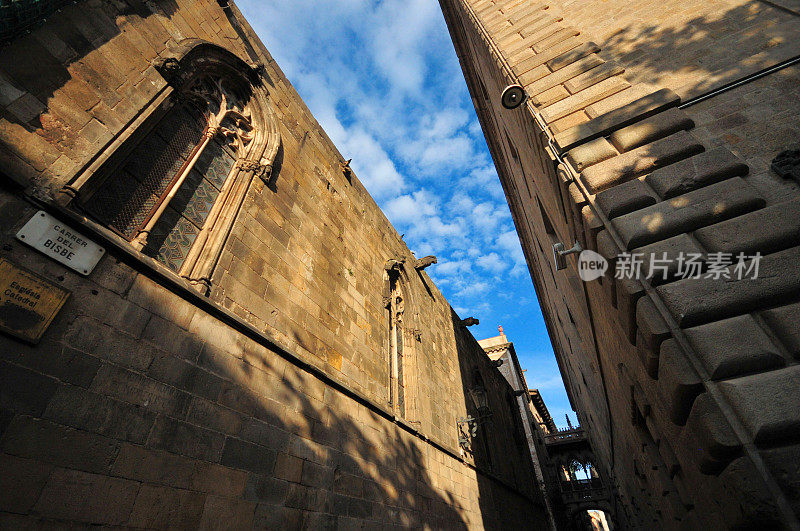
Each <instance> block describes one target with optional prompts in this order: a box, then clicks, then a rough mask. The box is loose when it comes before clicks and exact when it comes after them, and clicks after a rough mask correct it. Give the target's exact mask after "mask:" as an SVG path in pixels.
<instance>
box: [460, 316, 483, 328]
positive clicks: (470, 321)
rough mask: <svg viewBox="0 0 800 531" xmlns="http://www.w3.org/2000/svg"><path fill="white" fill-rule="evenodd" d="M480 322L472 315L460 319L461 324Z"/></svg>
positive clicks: (467, 324) (468, 324) (471, 324)
mask: <svg viewBox="0 0 800 531" xmlns="http://www.w3.org/2000/svg"><path fill="white" fill-rule="evenodd" d="M480 323H481V322H480V321H479V320H478V319H476V318H474V317H467V318H466V319H462V320H461V324H462V325H464V326H473V325H476V324H480Z"/></svg>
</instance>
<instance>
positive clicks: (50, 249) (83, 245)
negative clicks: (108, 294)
mask: <svg viewBox="0 0 800 531" xmlns="http://www.w3.org/2000/svg"><path fill="white" fill-rule="evenodd" d="M17 239H18V240H19V241H21V242H24V243H26V244H28V245H30V246H31V247H33V248H34V249H36V250H37V251H39V252H41V253H43V254H45V255H47V256H49V257H50V258H52V259H53V260H55V261H57V262H61V263H62V264H64V265H65V266H67V267H69V268H70V269H73V270H75V271H77V272H78V273H80V274H81V275H88V274H89V273H91V272H92V270H93V269H94V267H95V266H96V265H97V262H99V261H100V258H102V257H103V255H104V254H105V252H106V250H105V249H103V248H102V247H100V246H99V245H97V244H96V243H94V242H91V241H89V239H88V238H86V236H84V235H83V234H81V233H80V232H78V231H76V230H73V229H72V228H70V227H68V226H67V225H65V224H64V223H61V222H60V221H58V220H57V219H56V218H54V217H53V216H51V215H49V214H48V213H46V212H44V211H42V210H40V211H39V212H37V213H36V214H35V215H34V216H33V217H32V218H31V219H30V220H29V221H28V222H27V223H26V224H25V226H24V227H22V228H21V229H20V231H19V232H18V233H17Z"/></svg>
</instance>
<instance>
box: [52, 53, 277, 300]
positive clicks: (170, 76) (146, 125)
mask: <svg viewBox="0 0 800 531" xmlns="http://www.w3.org/2000/svg"><path fill="white" fill-rule="evenodd" d="M156 68H157V69H158V71H159V72H160V73H161V74H162V76H163V77H164V79H165V80H166V81H167V85H166V86H165V88H164V89H163V90H162V91H161V92H160V93H159V94H158V95H157V96H156V98H155V99H154V101H153V103H151V104H150V105H149V106H148V107H147V108H145V109H143V110H142V112H141V115H140V116H139V117H138V118H137V119H136V120H134V121H133V122H132V123H131V124H130V125H129V126H128V127H127V128H126V129H124V130H123V131H121V132H120V133H119V135H118V138H117V139H116V140H115V141H114V142H112V144H111V145H109V147H108V148H107V149H106V150H104V152H102V153H101V154H100V155H99V156H98V157H97V161H96V162H95V163H93V164H92V165H90V167H89V168H88V169H87V170H86V171H85V172H83V173H82V174H81V175H79V176H78V177H76V178H75V179H73V180H72V181H71V182H70V183H69V184H67V185H66V186H65V187H64V189H63V190H62V192H63V193H62V197H63V198H64V199H63V200H62V201H61V203H62V204H67V205H69V206H72V207H77V208H79V209H81V210H83V211H85V212H91V202H92V199H93V196H94V194H95V193H96V192H97V191H98V190H99V189H100V188H101V187H102V186H103V184H104V183H105V182H106V181H107V180H108V179H114V178H115V176H114V170H115V169H116V168H117V167H119V165H120V164H121V163H122V162H123V161H125V160H126V157H127V156H128V155H130V154H131V152H132V150H133V149H134V147H133V146H135V145H137V144H138V143H139V142H141V140H142V138H143V137H145V136H146V135H147V134H149V132H150V131H151V130H152V128H153V127H155V124H157V123H158V122H159V121H160V120H161V119H162V118H163V117H164V116H166V114H167V113H168V112H169V111H170V109H172V108H174V107H176V106H177V105H191V106H192V108H194V109H195V110H197V111H199V112H200V113H201V114H202V116H203V119H204V120H205V123H204V124H202V125H203V126H204V130H203V135H202V139H201V140H200V142H199V144H197V146H196V147H195V148H194V149H193V151H192V154H191V156H190V157H189V158H188V159H187V161H186V162H185V163H184V164H183V165H182V167H181V169H180V171H179V172H178V174H177V175H176V177H175V179H174V180H173V181H172V182H171V183H170V185H169V187H168V189H167V190H166V191H165V193H164V194H163V196H162V197H161V198H160V200H159V201H160V202H159V204H158V207H157V208H155V209H154V210H152V211H151V212H150V213H149V214H147V215H146V216H145V217H144V218H145V222H143V223H142V225H140V226H139V228H138V230H137V231H136V234H135V236H131V237H129V238H128V240H129V242H130V245H132V246H133V247H134V249H136V250H137V251H142V250H143V249H145V246H146V245H147V241H148V237H149V235H150V233H151V231H152V230H153V227H154V226H155V225H156V224H157V223H158V221H159V220H160V218H161V215H162V214H163V213H164V212H165V211H166V209H167V206H169V204H170V202H171V201H172V199H173V198H174V197H175V195H176V194H177V193H178V192H179V190H180V188H181V185H182V184H183V182H184V180H185V179H186V178H187V176H188V175H189V174H190V172H191V171H192V170H193V169H194V166H195V164H196V163H197V161H198V160H199V159H200V157H202V156H203V153H204V151H205V150H206V148H207V147H208V146H209V145H210V144H211V142H212V140H213V141H214V142H215V143H217V144H219V145H224V146H226V147H225V149H226V150H228V151H229V152H230V153H233V154H234V156H235V159H236V160H235V163H234V164H232V165H231V166H229V167H231V169H230V170H227V168H226V171H225V179H224V185H223V186H222V188H221V190H220V192H219V195H218V196H217V198H216V199H215V200H214V203H213V206H212V207H211V208H210V210H208V211H207V216H206V218H205V220H204V221H203V222H202V227H201V228H200V229H199V233H198V234H197V236H196V238H195V240H194V242H193V243H192V244H191V247H189V249H188V251H187V252H186V253H185V254H183V255H182V258H183V260H182V262H181V263H180V264H179V265H175V266H174V267H173V270H175V271H176V272H177V273H178V274H179V275H181V276H182V277H183V278H185V279H186V280H187V281H189V282H190V283H191V284H192V285H194V286H195V287H196V289H198V291H200V292H202V293H204V294H206V295H209V294H210V291H211V279H212V277H213V273H214V269H215V268H216V265H217V263H218V262H219V258H220V256H221V254H222V250H223V248H224V246H225V242H226V241H227V240H228V237H229V235H230V233H231V230H232V228H233V225H234V222H235V220H236V218H237V216H238V213H239V211H240V210H241V207H242V204H243V203H244V199H245V197H246V195H247V191H248V190H249V188H250V185H251V183H252V182H253V178H254V177H258V178H260V179H262V180H263V181H265V182H269V180H270V179H271V178H272V177H273V175H272V168H273V164H274V162H275V159H276V157H277V155H278V151H279V149H280V144H281V136H280V132H279V129H278V122H277V119H276V118H275V115H274V112H273V110H272V106H271V104H270V101H269V92H268V90H267V88H266V87H265V86H264V83H263V82H262V72H261V71H262V69H261V67H260V66H258V65H251V64H247V63H246V62H244V61H243V60H241V59H240V58H239V57H237V56H236V55H235V54H233V53H232V52H230V51H228V50H226V49H225V48H222V47H220V46H218V45H215V44H212V43H209V42H206V41H202V40H196V39H192V40H186V41H183V42H181V43H180V45H179V46H178V47H177V48H176V49H175V50H174V52H173V54H172V55H171V56H169V57H166V58H164V59H163V60H162V61H161V62H160V63H159V64H158V65H157V66H156ZM117 233H119V232H118V231H117ZM150 256H152V255H150Z"/></svg>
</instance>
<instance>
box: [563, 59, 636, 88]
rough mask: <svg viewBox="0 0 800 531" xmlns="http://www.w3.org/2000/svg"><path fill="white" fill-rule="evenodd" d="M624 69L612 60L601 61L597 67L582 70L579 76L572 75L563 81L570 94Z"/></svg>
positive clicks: (615, 74) (617, 73)
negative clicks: (586, 70) (585, 70)
mask: <svg viewBox="0 0 800 531" xmlns="http://www.w3.org/2000/svg"><path fill="white" fill-rule="evenodd" d="M624 71H625V69H624V68H622V67H621V66H619V65H618V64H616V63H614V62H608V63H603V64H602V65H600V66H598V67H597V68H592V69H591V70H589V71H588V72H584V73H582V74H581V75H579V76H576V77H573V78H572V79H570V80H569V81H566V82H564V88H566V89H567V90H568V91H569V92H570V94H575V93H576V92H580V91H581V90H583V89H586V88H589V87H591V86H592V85H595V84H597V83H600V82H601V81H603V80H605V79H608V78H610V77H612V76H617V75H619V74H621V73H623V72H624Z"/></svg>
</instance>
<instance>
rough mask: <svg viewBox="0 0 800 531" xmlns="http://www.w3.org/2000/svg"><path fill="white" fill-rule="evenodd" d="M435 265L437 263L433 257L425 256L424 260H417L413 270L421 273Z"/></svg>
mask: <svg viewBox="0 0 800 531" xmlns="http://www.w3.org/2000/svg"><path fill="white" fill-rule="evenodd" d="M436 263H438V260H437V259H436V257H435V256H426V257H424V258H420V259H419V260H417V261H416V263H414V269H416V270H417V271H422V270H423V269H425V268H426V267H428V266H429V265H431V264H436Z"/></svg>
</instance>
